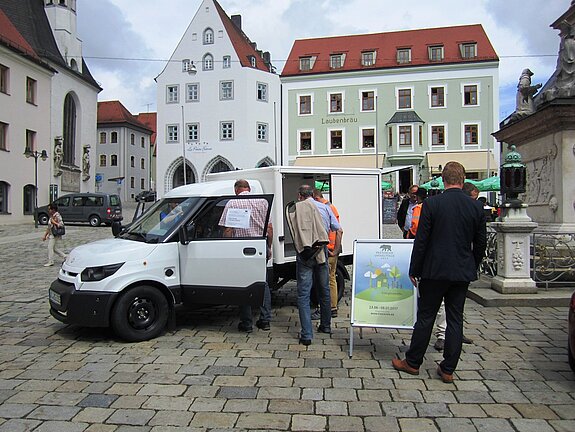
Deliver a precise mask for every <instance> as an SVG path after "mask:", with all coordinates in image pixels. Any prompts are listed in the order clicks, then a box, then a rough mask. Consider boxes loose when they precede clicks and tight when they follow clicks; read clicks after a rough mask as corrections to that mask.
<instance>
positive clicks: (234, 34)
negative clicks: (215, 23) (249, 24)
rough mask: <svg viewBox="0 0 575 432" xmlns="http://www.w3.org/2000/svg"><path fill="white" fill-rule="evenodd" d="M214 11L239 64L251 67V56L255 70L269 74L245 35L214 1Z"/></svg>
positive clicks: (267, 68)
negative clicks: (218, 16)
mask: <svg viewBox="0 0 575 432" xmlns="http://www.w3.org/2000/svg"><path fill="white" fill-rule="evenodd" d="M214 4H215V5H216V9H217V11H218V13H219V15H220V18H221V20H222V22H223V24H224V27H225V29H226V32H227V34H228V36H229V37H230V40H231V41H232V45H233V46H234V49H235V50H236V54H237V55H238V57H239V59H240V63H241V65H242V66H243V67H253V66H252V65H251V63H250V57H251V56H253V57H254V58H255V60H256V69H259V70H262V71H264V72H269V71H270V69H269V67H267V66H266V64H265V62H264V61H263V59H262V58H261V56H260V53H258V52H257V51H256V50H255V49H254V47H253V46H252V45H251V41H250V40H249V38H248V37H247V36H246V34H245V33H244V32H243V31H242V30H240V29H239V28H237V27H236V25H235V24H234V23H233V22H232V20H231V19H230V18H229V17H228V15H227V14H226V12H225V11H224V10H223V9H222V7H221V6H220V4H219V3H218V2H217V1H216V0H214Z"/></svg>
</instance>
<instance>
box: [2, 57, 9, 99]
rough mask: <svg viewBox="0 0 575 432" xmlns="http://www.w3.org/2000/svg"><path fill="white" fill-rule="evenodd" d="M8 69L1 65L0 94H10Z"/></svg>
mask: <svg viewBox="0 0 575 432" xmlns="http://www.w3.org/2000/svg"><path fill="white" fill-rule="evenodd" d="M9 70H10V69H8V68H7V67H6V66H4V65H3V64H0V92H2V93H6V94H7V93H8V71H9Z"/></svg>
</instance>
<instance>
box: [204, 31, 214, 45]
mask: <svg viewBox="0 0 575 432" xmlns="http://www.w3.org/2000/svg"><path fill="white" fill-rule="evenodd" d="M213 43H214V31H213V30H212V29H211V28H209V27H208V28H207V29H205V30H204V45H210V44H213Z"/></svg>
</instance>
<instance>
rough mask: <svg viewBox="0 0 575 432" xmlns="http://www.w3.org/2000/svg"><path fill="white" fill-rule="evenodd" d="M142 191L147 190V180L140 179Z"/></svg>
mask: <svg viewBox="0 0 575 432" xmlns="http://www.w3.org/2000/svg"><path fill="white" fill-rule="evenodd" d="M140 189H142V190H143V189H146V180H145V179H143V178H141V179H140Z"/></svg>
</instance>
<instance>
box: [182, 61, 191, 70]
mask: <svg viewBox="0 0 575 432" xmlns="http://www.w3.org/2000/svg"><path fill="white" fill-rule="evenodd" d="M191 66H192V62H191V61H190V59H184V60H182V72H189V71H190V70H191V69H190V68H191Z"/></svg>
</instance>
